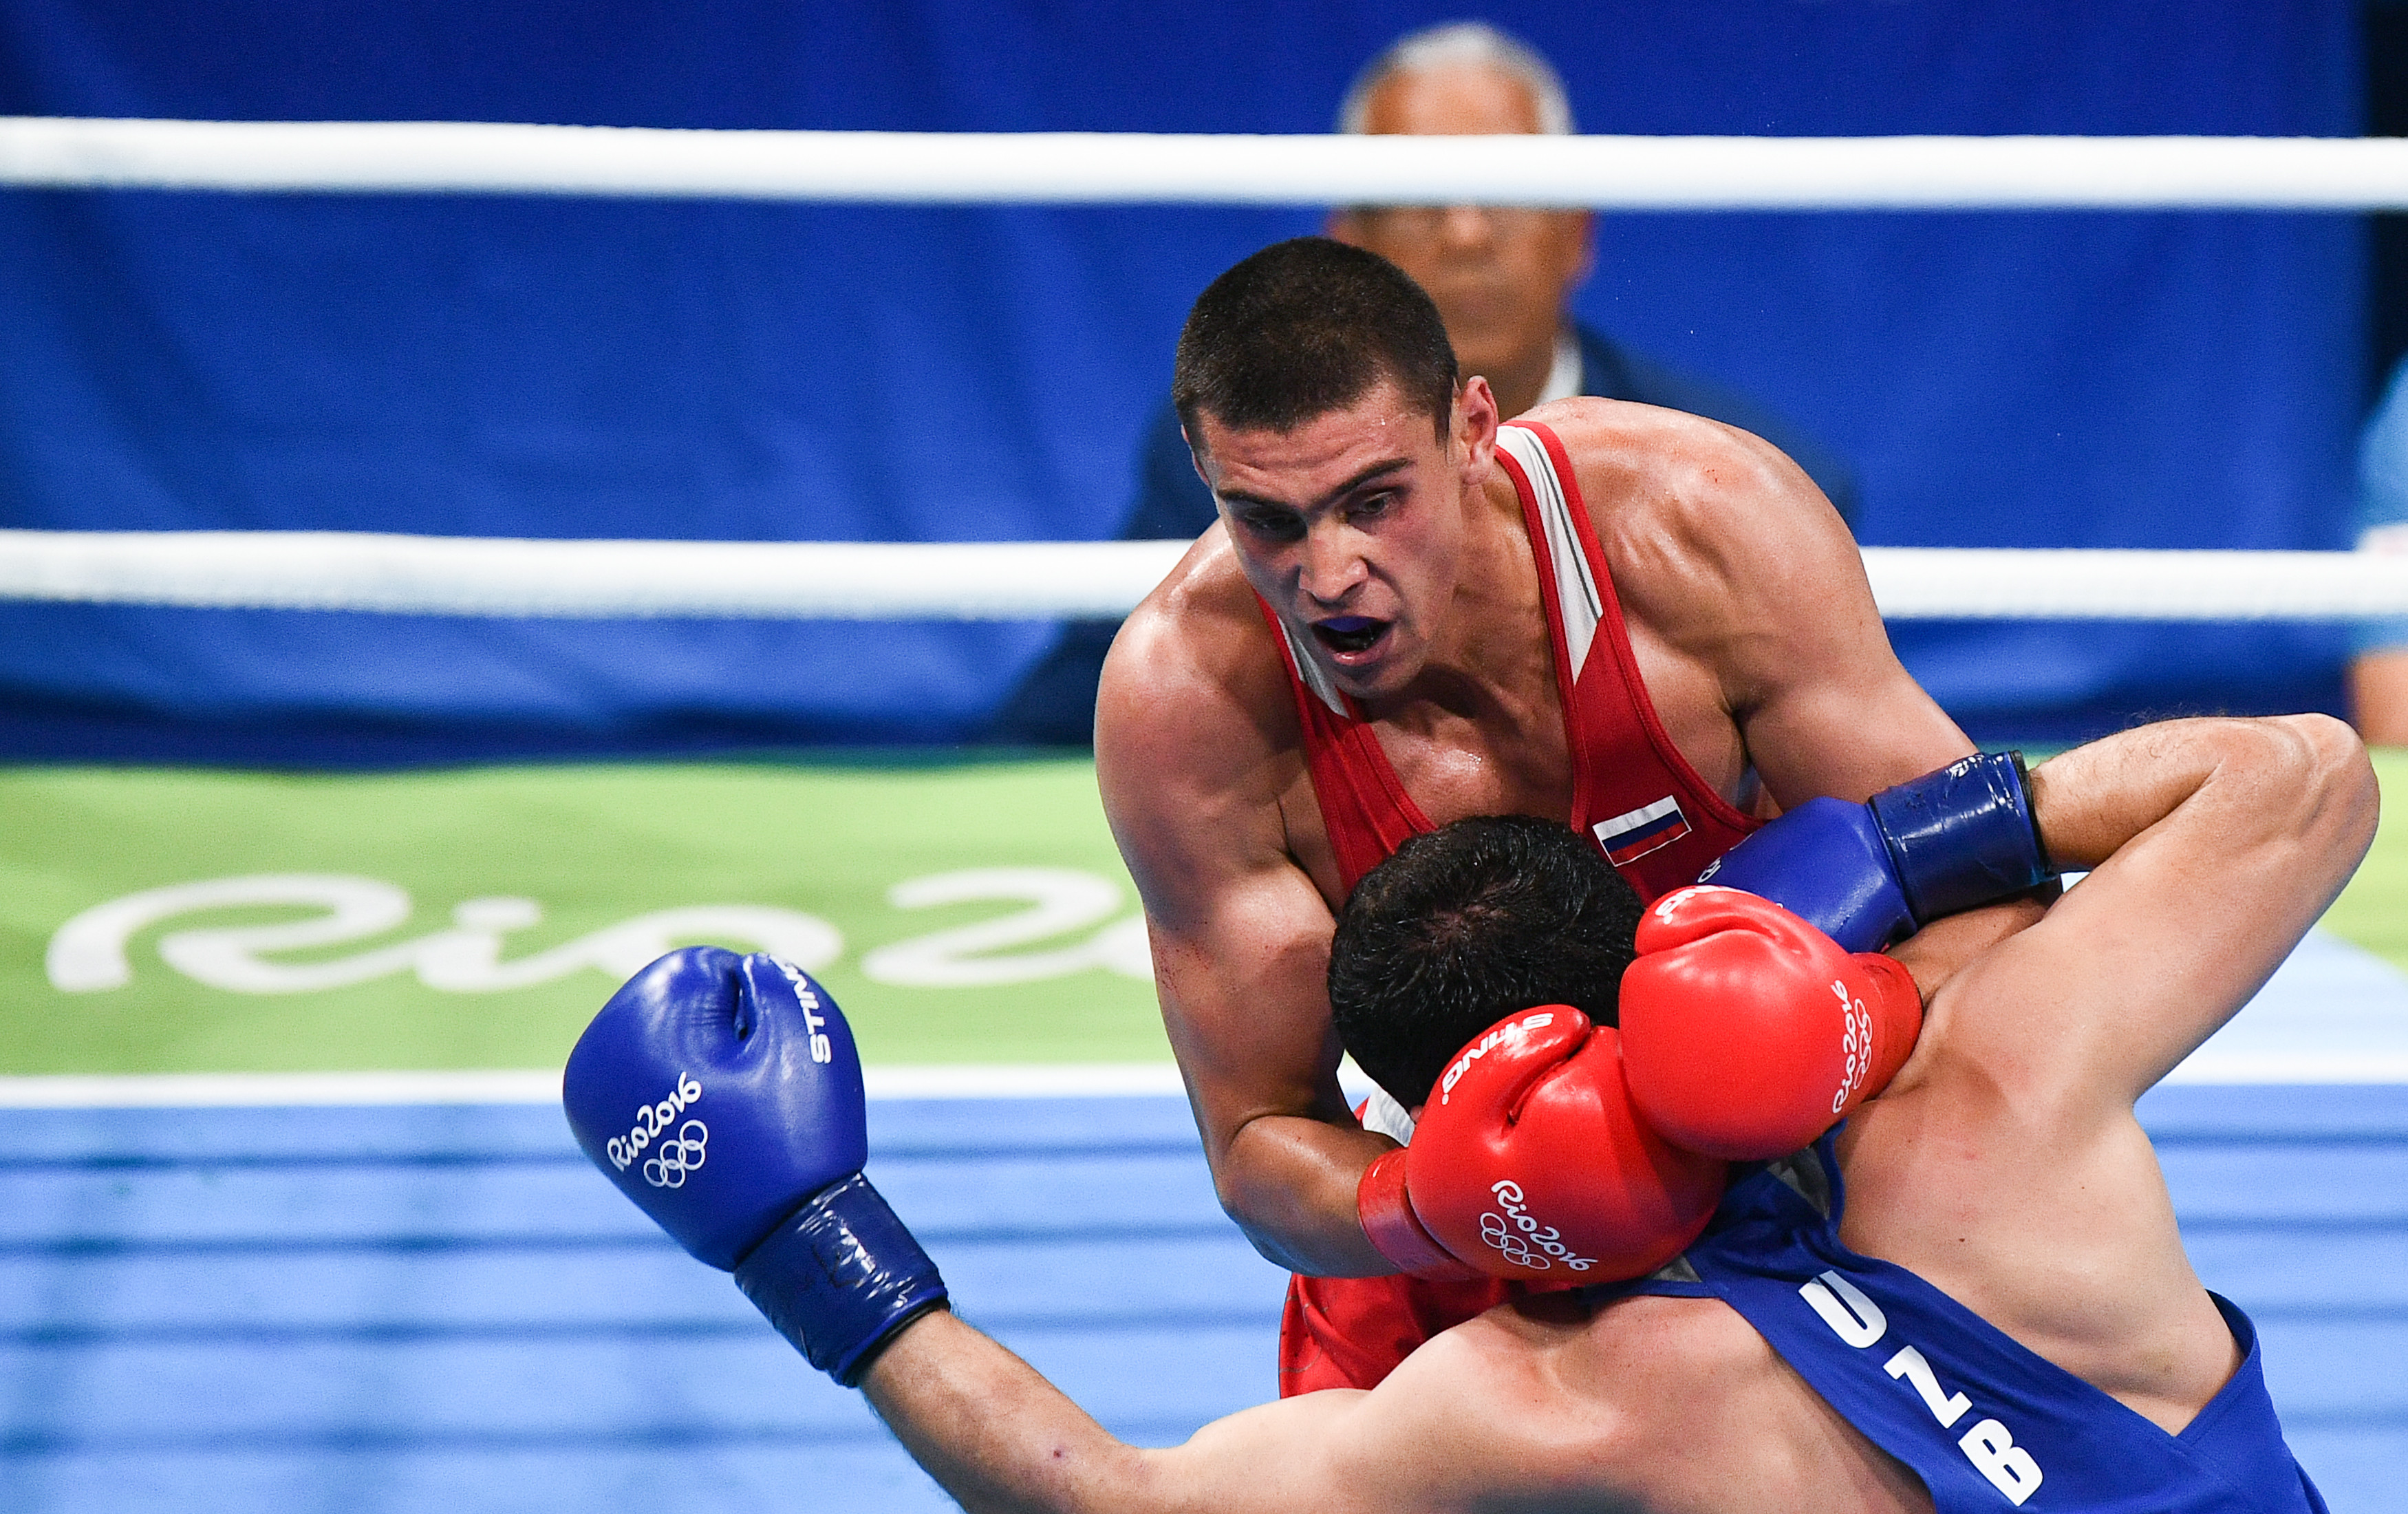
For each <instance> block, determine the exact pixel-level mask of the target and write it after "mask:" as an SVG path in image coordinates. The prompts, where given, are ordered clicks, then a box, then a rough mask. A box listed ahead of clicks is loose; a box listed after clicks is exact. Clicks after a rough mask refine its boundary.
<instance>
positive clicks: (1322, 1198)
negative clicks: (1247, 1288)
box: [1212, 1115, 1397, 1277]
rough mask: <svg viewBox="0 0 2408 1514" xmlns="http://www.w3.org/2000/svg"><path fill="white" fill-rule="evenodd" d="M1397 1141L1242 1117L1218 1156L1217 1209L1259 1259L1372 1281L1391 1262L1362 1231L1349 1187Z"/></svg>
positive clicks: (1299, 1121)
mask: <svg viewBox="0 0 2408 1514" xmlns="http://www.w3.org/2000/svg"><path fill="white" fill-rule="evenodd" d="M1395 1146H1396V1143H1395V1142H1394V1141H1391V1140H1389V1139H1388V1138H1387V1137H1385V1136H1383V1135H1374V1134H1372V1133H1370V1132H1368V1131H1362V1130H1356V1129H1353V1128H1351V1127H1344V1126H1339V1125H1333V1124H1330V1123H1328V1122H1327V1121H1325V1120H1319V1119H1313V1118H1310V1117H1305V1116H1301V1115H1264V1116H1260V1117H1256V1118H1254V1119H1251V1120H1248V1121H1247V1122H1246V1123H1245V1124H1244V1125H1242V1126H1240V1127H1239V1128H1238V1130H1237V1131H1236V1132H1234V1133H1233V1134H1232V1135H1231V1136H1230V1138H1229V1140H1228V1142H1227V1143H1226V1146H1224V1147H1223V1148H1222V1151H1221V1160H1220V1161H1219V1162H1218V1163H1217V1164H1216V1166H1215V1168H1214V1170H1213V1174H1212V1181H1213V1186H1214V1188H1215V1189H1217V1190H1219V1193H1220V1196H1221V1206H1222V1207H1223V1208H1224V1209H1226V1211H1228V1215H1229V1218H1232V1219H1234V1220H1236V1221H1237V1222H1238V1228H1239V1229H1240V1230H1242V1231H1244V1232H1245V1233H1246V1239H1247V1240H1249V1241H1251V1242H1253V1243H1254V1249H1255V1250H1257V1251H1259V1252H1261V1253H1262V1254H1263V1256H1264V1257H1265V1258H1266V1259H1267V1260H1269V1261H1271V1262H1277V1263H1278V1264H1279V1265H1281V1266H1283V1267H1285V1268H1287V1269H1288V1270H1289V1271H1291V1272H1300V1273H1304V1274H1306V1275H1308V1276H1315V1277H1377V1276H1383V1275H1385V1274H1388V1273H1392V1272H1395V1271H1396V1270H1397V1265H1396V1263H1395V1262H1390V1261H1389V1260H1388V1259H1387V1258H1385V1257H1383V1256H1382V1255H1381V1254H1380V1253H1379V1251H1378V1250H1377V1249H1376V1248H1375V1247H1373V1246H1372V1245H1371V1241H1370V1237H1369V1236H1368V1235H1366V1234H1365V1233H1363V1222H1362V1220H1361V1218H1359V1217H1358V1215H1357V1213H1356V1210H1355V1189H1356V1186H1357V1185H1358V1184H1360V1183H1361V1181H1362V1179H1363V1169H1364V1168H1366V1167H1368V1166H1369V1165H1370V1164H1371V1162H1372V1160H1373V1159H1374V1158H1376V1157H1378V1156H1379V1155H1380V1153H1382V1152H1383V1151H1388V1150H1392V1149H1394V1148H1395Z"/></svg>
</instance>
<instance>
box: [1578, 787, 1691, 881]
mask: <svg viewBox="0 0 2408 1514" xmlns="http://www.w3.org/2000/svg"><path fill="white" fill-rule="evenodd" d="M1590 829H1591V830H1592V831H1594V832H1595V834H1596V836H1597V844H1598V845H1599V846H1602V847H1604V848H1605V859H1606V860H1607V861H1609V862H1611V863H1613V865H1614V866H1615V867H1618V868H1619V867H1627V866H1629V865H1630V864H1631V863H1633V862H1636V861H1638V860H1639V859H1640V858H1642V857H1645V856H1646V855H1647V854H1648V853H1650V852H1652V851H1655V850H1656V849H1657V848H1658V847H1663V846H1670V845H1671V844H1673V843H1674V842H1676V841H1679V840H1680V839H1681V838H1682V837H1684V836H1685V835H1687V834H1688V833H1689V817H1688V816H1687V815H1684V814H1683V813H1682V812H1681V801H1680V800H1678V799H1676V798H1675V797H1673V796H1672V795H1670V794H1667V795H1665V796H1664V797H1663V798H1662V799H1659V800H1656V802H1655V803H1653V804H1647V805H1642V806H1641V807H1640V808H1638V809H1635V810H1633V811H1631V812H1630V813H1629V814H1627V815H1615V816H1614V817H1613V819H1611V820H1599V821H1598V823H1597V824H1596V825H1595V826H1593V827H1591V828H1590Z"/></svg>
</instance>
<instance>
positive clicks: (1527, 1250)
mask: <svg viewBox="0 0 2408 1514" xmlns="http://www.w3.org/2000/svg"><path fill="white" fill-rule="evenodd" d="M1488 1191H1489V1192H1491V1193H1493V1194H1495V1195H1496V1196H1497V1201H1498V1204H1500V1205H1502V1206H1503V1208H1504V1210H1505V1213H1503V1214H1501V1215H1500V1214H1498V1213H1496V1212H1495V1211H1494V1210H1492V1211H1490V1212H1489V1213H1487V1214H1484V1215H1482V1216H1481V1217H1480V1238H1481V1239H1482V1240H1483V1241H1485V1242H1486V1243H1487V1244H1488V1247H1489V1249H1490V1250H1493V1251H1495V1252H1496V1253H1497V1254H1498V1256H1501V1257H1503V1258H1504V1259H1505V1260H1506V1261H1507V1262H1512V1264H1513V1265H1514V1266H1516V1267H1522V1268H1526V1269H1527V1270H1529V1271H1531V1272H1547V1271H1550V1270H1552V1269H1553V1267H1554V1266H1555V1262H1562V1263H1563V1264H1564V1267H1565V1269H1566V1270H1567V1271H1570V1272H1586V1271H1588V1270H1589V1269H1590V1268H1591V1267H1594V1266H1596V1265H1597V1259H1596V1258H1595V1257H1584V1256H1582V1255H1581V1254H1580V1253H1578V1252H1576V1251H1574V1250H1573V1249H1572V1248H1571V1247H1569V1246H1566V1245H1565V1244H1564V1239H1563V1235H1564V1233H1563V1232H1561V1231H1559V1230H1557V1229H1555V1227H1554V1226H1553V1225H1543V1226H1542V1225H1541V1224H1540V1223H1539V1221H1538V1219H1537V1218H1536V1217H1534V1216H1533V1215H1531V1213H1530V1212H1529V1211H1528V1210H1527V1209H1526V1208H1524V1207H1523V1206H1522V1198H1523V1195H1522V1185H1520V1184H1519V1183H1516V1182H1514V1181H1513V1180H1512V1179H1511V1178H1501V1179H1499V1180H1498V1181H1497V1182H1495V1183H1492V1184H1490V1185H1489V1187H1488Z"/></svg>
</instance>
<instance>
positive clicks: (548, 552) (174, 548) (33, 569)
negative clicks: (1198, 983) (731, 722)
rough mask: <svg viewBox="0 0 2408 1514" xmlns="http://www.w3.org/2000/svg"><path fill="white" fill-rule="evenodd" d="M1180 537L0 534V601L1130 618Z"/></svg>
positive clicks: (415, 610) (575, 614) (477, 611)
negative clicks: (919, 539) (914, 539)
mask: <svg viewBox="0 0 2408 1514" xmlns="http://www.w3.org/2000/svg"><path fill="white" fill-rule="evenodd" d="M1186 549H1187V543H1185V542H1183V541H1073V542H1056V541H992V542H936V543H901V544H898V543H892V542H875V541H519V540H510V539H502V538H489V537H436V536H383V535H373V534H366V533H361V534H351V533H345V532H337V531H156V532H152V531H0V598H16V599H50V600H65V601H78V602H83V603H90V604H145V605H171V606H184V607H191V608H203V609H222V610H233V609H246V610H350V611H366V612H369V613H383V614H418V615H495V616H525V617H535V618H550V619H641V618H655V617H665V616H698V617H726V618H738V619H744V618H759V619H772V620H915V619H932V620H1012V619H1029V620H1040V619H1052V618H1054V617H1057V616H1075V615H1122V614H1126V613H1128V612H1129V610H1130V609H1131V608H1132V607H1133V606H1135V605H1136V603H1137V602H1138V601H1139V600H1140V599H1141V598H1145V595H1146V592H1147V591H1148V590H1150V589H1152V588H1153V587H1154V584H1157V583H1159V582H1160V581H1161V579H1162V576H1163V574H1165V573H1167V572H1168V571H1169V570H1170V567H1171V564H1173V563H1175V562H1177V561H1178V560H1179V555H1180V554H1181V553H1183V552H1184V551H1186Z"/></svg>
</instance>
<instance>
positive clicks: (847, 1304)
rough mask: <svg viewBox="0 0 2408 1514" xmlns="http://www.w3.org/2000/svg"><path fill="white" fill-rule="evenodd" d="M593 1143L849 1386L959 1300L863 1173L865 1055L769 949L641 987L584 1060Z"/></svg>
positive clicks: (706, 959)
mask: <svg viewBox="0 0 2408 1514" xmlns="http://www.w3.org/2000/svg"><path fill="white" fill-rule="evenodd" d="M562 1102H563V1103H566V1106H567V1109H568V1123H569V1128H570V1129H571V1130H573V1131H574V1132H576V1134H577V1144H578V1145H579V1146H581V1147H583V1148H584V1151H585V1155H586V1156H587V1157H589V1158H591V1159H592V1160H593V1162H594V1165H595V1166H596V1167H599V1168H600V1169H602V1173H603V1175H604V1176H606V1177H609V1179H610V1180H611V1181H612V1182H614V1183H616V1184H618V1185H619V1190H620V1191H621V1192H623V1193H624V1194H626V1195H627V1197H628V1198H630V1199H632V1200H634V1201H635V1204H636V1206H637V1207H638V1208H639V1209H641V1210H643V1211H644V1213H646V1214H648V1215H650V1216H652V1218H653V1220H654V1221H655V1222H657V1223H658V1224H659V1225H660V1227H661V1228H662V1229H663V1230H665V1231H667V1232H668V1233H669V1234H670V1235H671V1236H672V1237H673V1238H675V1240H676V1241H677V1243H678V1244H679V1245H680V1246H682V1247H685V1248H686V1249H687V1250H688V1251H691V1252H693V1253H694V1255H695V1257H697V1258H699V1259H700V1260H702V1261H704V1262H710V1264H711V1265H712V1266H714V1267H717V1268H719V1269H720V1270H721V1271H723V1272H727V1271H732V1272H734V1273H735V1274H736V1283H737V1286H738V1287H739V1288H741V1289H742V1290H743V1291H744V1293H745V1296H746V1297H748V1298H750V1299H751V1300H752V1301H753V1304H754V1305H757V1306H758V1307H759V1308H760V1310H761V1312H762V1313H763V1314H765V1315H767V1316H768V1317H769V1322H770V1323H771V1324H773V1325H775V1326H776V1327H777V1329H778V1333H779V1334H781V1335H783V1336H785V1337H786V1338H787V1339H788V1340H790V1341H792V1342H793V1343H794V1344H795V1346H796V1348H797V1349H798V1350H800V1351H801V1352H802V1353H803V1355H805V1356H806V1357H808V1358H810V1363H811V1365H813V1366H815V1367H818V1368H819V1369H821V1370H822V1371H824V1372H826V1373H829V1374H831V1375H832V1376H834V1377H835V1378H836V1379H837V1381H839V1382H840V1383H843V1384H844V1385H845V1386H846V1387H848V1388H850V1387H853V1386H854V1385H855V1384H857V1383H858V1382H860V1380H861V1376H862V1374H863V1373H865V1372H867V1370H868V1368H869V1363H870V1361H871V1359H872V1358H873V1357H875V1356H876V1354H877V1352H878V1350H879V1348H881V1347H882V1346H884V1345H885V1344H886V1342H887V1341H889V1340H890V1339H892V1338H893V1337H894V1335H895V1334H896V1332H897V1331H899V1330H901V1329H902V1328H903V1327H904V1326H905V1325H906V1324H909V1323H910V1321H911V1320H913V1319H917V1318H919V1317H920V1316H921V1315H922V1314H925V1313H926V1312H927V1311H928V1310H930V1309H932V1308H936V1307H938V1306H939V1305H942V1304H943V1303H944V1301H945V1285H944V1280H943V1279H942V1278H940V1277H939V1276H937V1268H936V1264H935V1263H934V1262H930V1261H929V1260H928V1256H927V1253H926V1252H925V1251H923V1250H921V1249H920V1244H919V1243H918V1242H917V1241H915V1240H913V1239H912V1238H911V1233H910V1231H908V1230H905V1229H904V1228H903V1222H902V1221H901V1220H899V1219H897V1218H895V1212H894V1211H893V1210H892V1209H889V1208H888V1207H887V1206H886V1201H885V1200H884V1199H882V1198H881V1197H880V1196H879V1193H878V1190H876V1189H874V1188H872V1187H870V1186H869V1181H868V1179H867V1178H865V1177H863V1176H862V1175H861V1168H862V1164H863V1163H864V1162H865V1161H867V1158H868V1154H869V1138H868V1127H867V1109H866V1107H865V1105H864V1103H863V1098H862V1089H861V1059H860V1058H859V1056H858V1055H856V1054H855V1052H854V1051H853V1031H852V1030H851V1029H850V1028H849V1027H847V1026H846V1024H845V1022H844V1017H843V1015H842V1014H840V1013H839V1011H838V1009H837V1007H836V1002H835V1001H834V1000H832V999H830V998H829V997H828V996H827V993H826V991H825V990H824V989H823V988H820V986H819V985H818V984H817V983H815V982H813V981H812V980H811V978H810V974H809V973H804V972H803V971H802V970H801V969H799V968H797V967H795V966H794V965H792V964H791V963H788V962H785V961H783V960H781V959H778V958H776V957H771V956H769V955H767V954H766V953H755V954H753V956H750V957H738V955H737V954H736V953H734V952H732V951H728V950H726V949H725V948H724V947H719V946H686V947H682V948H681V949H679V950H677V951H673V952H671V953H669V954H668V955H667V956H666V957H664V958H662V959H660V960H658V961H656V962H654V963H653V964H652V966H650V967H648V968H646V969H644V970H643V971H642V972H641V973H637V974H636V975H635V976H634V977H632V978H630V979H628V980H627V983H626V986H625V987H624V988H621V989H620V990H619V991H618V992H617V993H615V994H613V995H611V996H610V1002H609V1003H607V1004H605V1005H603V1006H602V1013H601V1014H599V1015H596V1016H595V1017H594V1023H593V1024H592V1025H589V1026H587V1027H586V1028H585V1033H584V1034H583V1035H582V1036H581V1037H579V1038H578V1042H577V1047H576V1049H575V1050H573V1051H571V1052H570V1053H569V1054H568V1068H567V1071H566V1074H564V1075H563V1078H562Z"/></svg>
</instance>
